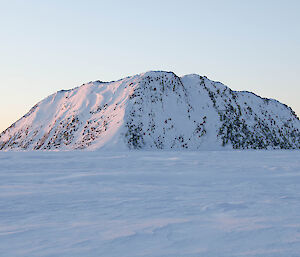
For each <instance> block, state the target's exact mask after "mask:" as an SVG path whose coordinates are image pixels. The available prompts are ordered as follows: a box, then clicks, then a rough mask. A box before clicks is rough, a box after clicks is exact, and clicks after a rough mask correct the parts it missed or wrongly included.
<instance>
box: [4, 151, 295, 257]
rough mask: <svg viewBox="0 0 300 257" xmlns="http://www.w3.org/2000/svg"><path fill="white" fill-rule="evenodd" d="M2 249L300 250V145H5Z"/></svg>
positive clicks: (12, 252) (121, 254) (121, 255)
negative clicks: (194, 148) (52, 148)
mask: <svg viewBox="0 0 300 257" xmlns="http://www.w3.org/2000/svg"><path fill="white" fill-rule="evenodd" d="M0 256H5V257H14V256H24V257H35V256H38V257H41V256H49V257H50V256H53V257H60V256H62V257H66V256H70V257H76V256H84V257H88V256H97V257H98V256H101V257H109V256H115V257H126V256H128V257H135V256H144V257H150V256H151V257H152V256H153V257H154V256H155V257H158V256H161V257H168V256H174V257H180V256H182V257H191V256H193V257H196V256H197V257H198V256H211V257H222V256H263V257H269V256H280V257H282V256H288V257H291V256H295V257H296V256H297V257H298V256H300V152H299V151H219V152H213V151H203V152H133V151H132V152H118V153H109V152H1V153H0Z"/></svg>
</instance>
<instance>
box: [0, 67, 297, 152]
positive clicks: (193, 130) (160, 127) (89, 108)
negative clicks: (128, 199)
mask: <svg viewBox="0 0 300 257" xmlns="http://www.w3.org/2000/svg"><path fill="white" fill-rule="evenodd" d="M128 148H130V149H166V150H172V149H175V150H179V149H190V150H198V149H215V150H217V149H232V148H234V149H299V148H300V121H299V119H298V117H297V116H296V114H295V113H294V112H293V111H292V109H291V108H289V107H288V106H286V105H284V104H282V103H280V102H278V101H276V100H273V99H266V98H261V97H259V96H257V95H255V94H253V93H250V92H238V91H232V90H231V89H230V88H228V87H226V86H225V85H223V84H222V83H220V82H214V81H211V80H209V79H208V78H206V77H201V76H199V75H186V76H183V77H178V76H176V75H175V74H174V73H172V72H163V71H158V72H147V73H143V74H140V75H136V76H132V77H128V78H125V79H122V80H119V81H113V82H101V81H95V82H90V83H87V84H84V85H82V86H80V87H77V88H74V89H72V90H62V91H59V92H57V93H55V94H53V95H50V96H48V97H47V98H45V99H44V100H42V101H41V102H39V103H38V104H36V105H35V106H34V107H33V108H32V109H31V110H30V111H29V112H28V113H27V114H26V115H24V116H23V117H22V118H21V119H20V120H18V121H17V122H15V123H14V124H12V125H11V126H10V127H9V128H7V129H6V130H5V131H3V132H2V133H1V134H0V149H1V150H11V149H18V150H22V149H23V150H26V149H28V150H55V149H61V150H71V149H115V150H121V149H128Z"/></svg>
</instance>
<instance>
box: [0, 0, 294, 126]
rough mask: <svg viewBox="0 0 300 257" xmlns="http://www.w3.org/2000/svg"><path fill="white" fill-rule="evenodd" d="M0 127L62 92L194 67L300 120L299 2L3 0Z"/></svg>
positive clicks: (181, 72)
mask: <svg viewBox="0 0 300 257" xmlns="http://www.w3.org/2000/svg"><path fill="white" fill-rule="evenodd" d="M0 4H1V5H0V6H1V7H0V79H1V82H0V89H1V91H0V92H1V94H0V96H1V98H0V100H1V101H0V130H1V131H2V130H4V129H5V128H6V127H7V126H9V125H10V124H11V123H12V122H14V121H15V120H17V119H18V118H20V117H21V116H22V115H23V114H25V113H26V112H27V111H28V110H29V109H30V107H32V106H33V105H34V104H36V103H37V102H38V101H40V100H41V99H43V98H44V97H46V96H47V95H49V94H51V93H54V92H55V91H57V90H60V89H69V88H73V87H75V86H79V85H81V84H82V83H85V82H88V81H92V80H98V79H99V80H104V81H106V80H116V79H120V78H122V77H125V76H129V75H134V74H137V73H141V72H145V71H148V70H168V71H174V72H175V73H176V74H177V75H184V74H189V73H197V74H200V75H206V76H208V77H209V78H210V79H213V80H217V81H221V82H223V83H224V84H226V85H228V86H229V87H230V88H232V89H234V90H248V91H253V92H255V93H257V94H259V95H261V96H263V97H269V98H276V99H278V100H280V101H281V102H284V103H285V104H287V105H289V106H291V107H292V108H293V109H294V110H295V111H296V113H297V114H298V115H299V116H300V100H299V96H300V82H299V81H300V80H299V73H300V64H299V62H300V15H299V13H300V1H297V0H295V1H293V0H282V1H278V0H260V1H257V0H251V1H250V0H248V1H242V0H239V1H237V0H236V1H234V0H227V1H225V0H224V1H213V0H210V1H192V0H184V1H176V0H173V1H168V0H166V1H163V0H161V1H156V0H152V1H143V0H139V1H130V0H127V1H113V0H111V1H100V0H99V1H92V0H85V1H83V0H82V1H76V0H48V1H47V0H36V1H34V0H26V1H25V0H24V1H17V0H0Z"/></svg>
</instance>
